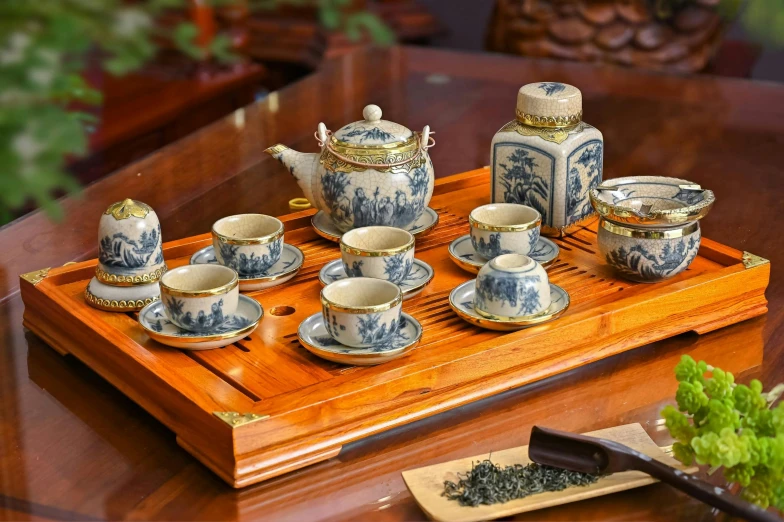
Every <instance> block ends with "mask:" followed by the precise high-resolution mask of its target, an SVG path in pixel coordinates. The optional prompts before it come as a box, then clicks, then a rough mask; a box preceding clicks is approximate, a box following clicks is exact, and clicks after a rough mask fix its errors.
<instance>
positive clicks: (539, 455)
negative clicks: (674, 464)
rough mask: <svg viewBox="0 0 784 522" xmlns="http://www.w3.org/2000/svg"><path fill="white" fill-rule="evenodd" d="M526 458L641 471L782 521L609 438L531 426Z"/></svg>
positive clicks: (735, 511) (730, 509) (740, 512)
mask: <svg viewBox="0 0 784 522" xmlns="http://www.w3.org/2000/svg"><path fill="white" fill-rule="evenodd" d="M528 457H529V458H530V459H531V460H532V461H534V462H536V463H538V464H542V465H546V466H554V467H558V468H563V469H568V470H571V471H580V472H582V473H592V474H595V475H596V474H598V475H605V474H608V473H617V472H620V471H629V470H637V471H642V472H644V473H647V474H648V475H650V476H652V477H654V478H657V479H659V480H661V481H662V482H666V483H667V484H669V485H670V486H673V487H675V488H678V489H680V490H681V491H683V492H684V493H686V494H687V495H690V496H692V497H694V498H696V499H697V500H700V501H702V502H705V503H706V504H709V505H711V506H713V507H715V508H718V509H720V510H722V511H725V512H726V513H729V514H730V515H733V516H736V517H741V518H744V519H746V520H752V521H760V522H763V521H764V522H781V519H780V518H778V517H777V516H775V515H774V514H773V513H770V512H768V511H765V510H763V509H762V508H760V507H759V506H755V505H753V504H750V503H748V502H746V501H744V500H742V499H740V498H739V497H736V496H735V495H733V494H731V493H730V492H728V491H726V490H724V489H722V488H719V487H716V486H713V485H711V484H708V483H707V482H704V481H702V480H700V479H698V478H696V477H694V476H692V475H688V474H686V473H683V472H682V471H679V470H676V469H675V468H671V467H670V466H667V465H666V464H662V463H661V462H658V461H656V460H654V459H652V458H650V457H649V456H648V455H645V454H643V453H640V452H638V451H636V450H633V449H631V448H629V447H628V446H624V445H623V444H619V443H617V442H613V441H610V440H606V439H597V438H594V437H586V436H585V435H577V434H574V433H568V432H565V431H558V430H553V429H550V428H540V427H539V426H534V427H533V428H532V429H531V441H530V443H529V446H528Z"/></svg>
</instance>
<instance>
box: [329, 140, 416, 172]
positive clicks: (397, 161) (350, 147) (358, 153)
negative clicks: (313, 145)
mask: <svg viewBox="0 0 784 522" xmlns="http://www.w3.org/2000/svg"><path fill="white" fill-rule="evenodd" d="M420 139H421V138H420V136H419V133H416V132H415V133H413V134H412V135H411V137H410V138H408V139H407V140H406V141H404V142H403V143H390V144H385V145H355V144H353V143H346V142H344V141H340V140H338V139H336V138H335V137H334V136H332V137H331V138H330V139H329V140H328V141H327V143H326V146H325V147H324V150H323V151H322V152H321V157H320V158H319V162H320V163H321V164H322V165H324V167H326V168H327V169H329V170H332V171H340V172H362V171H365V170H368V169H373V170H377V171H379V172H391V171H394V172H411V170H413V169H416V168H419V167H421V166H422V165H424V164H425V162H426V161H427V160H426V159H425V155H424V154H422V150H423V148H422V147H421V143H420Z"/></svg>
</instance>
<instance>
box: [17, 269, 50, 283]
mask: <svg viewBox="0 0 784 522" xmlns="http://www.w3.org/2000/svg"><path fill="white" fill-rule="evenodd" d="M49 270H51V268H42V269H40V270H33V271H32V272H27V273H25V274H20V275H19V277H21V278H22V279H24V280H25V281H27V282H28V283H31V284H32V285H33V286H35V285H37V284H38V283H40V282H41V281H43V280H44V279H46V276H47V275H49Z"/></svg>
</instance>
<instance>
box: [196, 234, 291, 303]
mask: <svg viewBox="0 0 784 522" xmlns="http://www.w3.org/2000/svg"><path fill="white" fill-rule="evenodd" d="M281 250H282V251H281V253H280V260H279V261H278V262H277V263H275V264H274V265H272V266H271V267H270V269H269V271H268V275H265V276H261V277H245V276H240V290H242V291H243V292H252V291H254V290H263V289H264V288H270V287H272V286H278V285H281V284H283V283H285V282H286V281H288V280H289V279H291V278H292V277H294V276H295V275H297V272H299V269H300V268H302V263H304V262H305V254H303V253H302V250H300V249H299V248H297V247H295V246H294V245H289V244H287V243H283V248H282V249H281ZM217 262H218V260H217V259H215V249H214V248H213V247H212V245H210V246H208V247H204V248H202V249H201V250H199V251H198V252H196V253H195V254H193V255H192V256H191V264H192V265H201V264H204V263H217Z"/></svg>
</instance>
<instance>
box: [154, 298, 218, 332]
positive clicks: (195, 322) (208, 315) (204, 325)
mask: <svg viewBox="0 0 784 522" xmlns="http://www.w3.org/2000/svg"><path fill="white" fill-rule="evenodd" d="M164 302H165V304H166V308H168V309H169V313H170V314H171V315H172V316H174V319H175V320H176V321H177V322H178V323H180V324H183V325H185V326H187V327H188V328H189V329H190V330H192V331H194V332H199V333H207V332H210V333H211V332H213V331H215V330H216V329H217V328H218V327H220V326H221V325H222V324H223V322H224V320H225V316H224V315H223V299H221V300H220V301H218V302H216V303H212V307H211V308H212V309H211V310H210V311H209V312H205V311H204V310H199V311H198V312H197V313H196V315H195V316H194V315H193V313H192V312H185V313H184V314H183V311H182V309H183V306H184V305H185V302H184V301H182V300H181V299H177V298H176V297H168V296H167V297H164Z"/></svg>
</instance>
